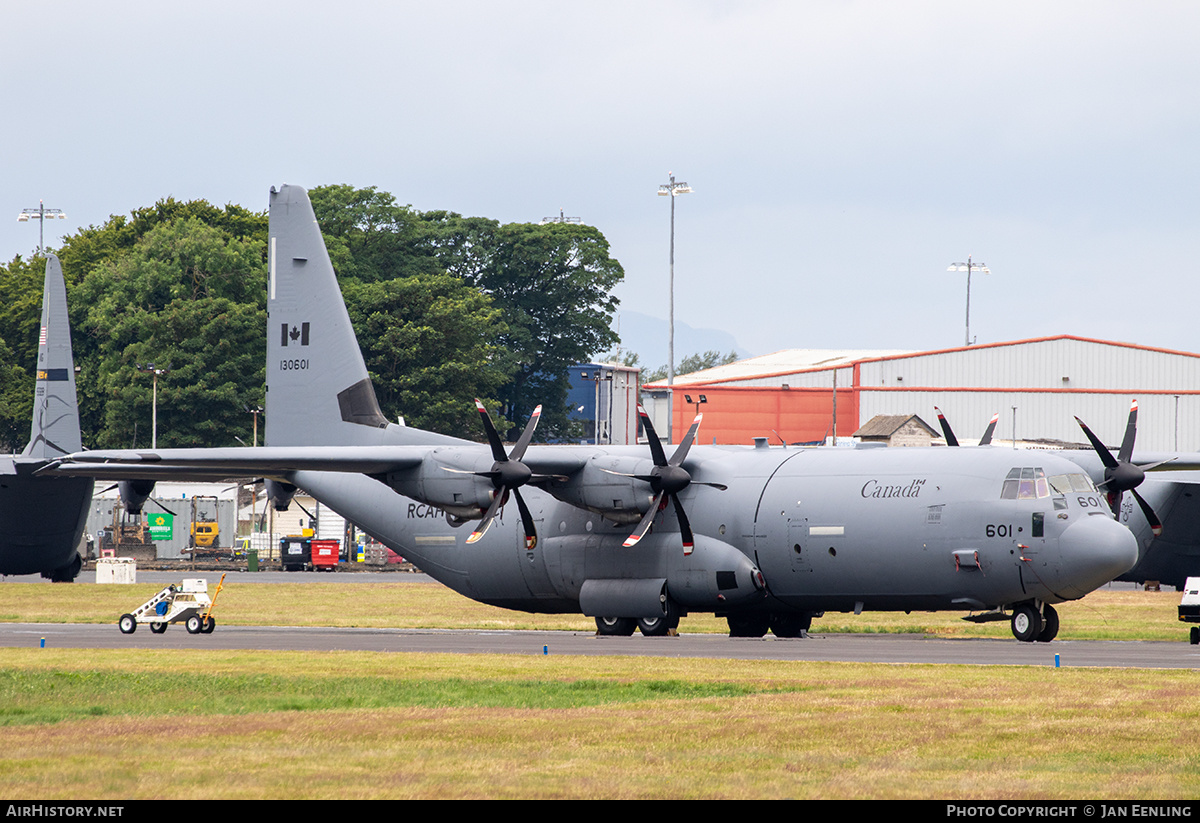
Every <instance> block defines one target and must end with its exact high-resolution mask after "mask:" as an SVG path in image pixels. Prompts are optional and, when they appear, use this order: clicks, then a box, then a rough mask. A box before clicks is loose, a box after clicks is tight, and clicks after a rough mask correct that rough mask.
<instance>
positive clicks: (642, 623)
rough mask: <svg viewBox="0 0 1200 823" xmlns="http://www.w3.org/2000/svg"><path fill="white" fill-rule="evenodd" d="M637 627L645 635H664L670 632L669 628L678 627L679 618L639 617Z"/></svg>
mask: <svg viewBox="0 0 1200 823" xmlns="http://www.w3.org/2000/svg"><path fill="white" fill-rule="evenodd" d="M637 627H638V631H640V632H641V633H642V634H644V635H646V637H666V636H667V635H668V634H670V633H671V629H677V628H679V618H678V617H676V618H675V619H674V620H672V619H670V618H668V617H639V618H638V621H637Z"/></svg>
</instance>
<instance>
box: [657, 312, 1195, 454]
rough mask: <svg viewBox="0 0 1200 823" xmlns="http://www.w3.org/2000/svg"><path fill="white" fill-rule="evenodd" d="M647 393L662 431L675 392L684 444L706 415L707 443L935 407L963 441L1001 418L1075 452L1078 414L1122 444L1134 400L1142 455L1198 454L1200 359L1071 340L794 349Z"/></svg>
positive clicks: (810, 435) (929, 412) (1003, 431)
mask: <svg viewBox="0 0 1200 823" xmlns="http://www.w3.org/2000/svg"><path fill="white" fill-rule="evenodd" d="M835 387H836V390H835ZM643 389H644V392H645V394H646V395H647V401H648V402H649V403H650V404H651V405H652V406H653V410H652V411H651V414H652V415H653V417H654V422H655V427H656V428H657V429H658V431H659V432H660V433H662V434H665V432H666V430H667V411H666V410H667V403H666V399H667V397H668V395H669V394H673V395H674V398H673V403H672V404H671V405H672V406H673V409H674V414H673V421H672V423H673V427H672V431H673V432H674V434H675V439H676V440H678V438H679V437H680V436H681V435H682V433H683V432H685V431H686V430H687V427H688V425H689V424H690V423H691V420H692V418H693V417H695V415H696V413H697V412H698V411H699V412H702V413H703V414H704V422H703V425H702V426H701V427H700V434H699V437H698V442H701V443H712V442H714V438H715V442H717V443H737V444H748V443H751V442H753V440H754V438H756V437H766V438H769V439H770V441H771V442H772V443H776V444H777V443H779V442H781V441H786V442H788V443H808V442H814V441H822V440H826V439H828V438H830V437H832V436H834V435H836V436H837V437H838V438H839V439H843V438H844V439H848V438H849V437H850V435H852V434H853V433H854V432H855V431H856V430H857V429H858V428H859V427H860V426H862V425H863V424H864V423H866V422H867V421H868V420H870V419H871V418H873V417H875V416H876V415H879V414H888V415H893V414H918V415H920V416H922V417H923V418H924V419H926V420H930V421H934V420H936V415H935V413H934V411H933V407H934V406H938V407H940V408H941V409H942V411H943V412H944V413H945V414H946V417H947V418H948V419H949V420H950V422H951V425H952V426H953V427H954V431H955V434H957V436H958V439H959V441H960V442H962V443H964V444H966V443H971V442H975V441H977V440H978V438H979V436H980V435H981V434H982V432H983V430H984V428H985V426H986V425H987V423H988V421H989V420H990V419H991V418H992V415H994V414H997V413H999V415H1000V423H999V426H998V428H997V430H996V435H995V436H996V439H997V440H999V439H1004V440H1012V439H1017V440H1022V441H1024V440H1035V439H1037V440H1061V441H1066V442H1071V443H1078V442H1081V441H1083V439H1084V438H1083V435H1082V432H1081V431H1080V429H1079V426H1078V424H1077V423H1076V422H1075V419H1074V418H1075V417H1076V416H1077V417H1079V418H1081V419H1082V420H1083V421H1085V422H1086V423H1088V425H1089V426H1090V427H1091V428H1092V429H1093V431H1095V432H1096V433H1097V434H1098V435H1099V437H1100V438H1101V439H1103V440H1104V441H1105V442H1111V443H1118V444H1119V443H1120V440H1121V437H1122V435H1123V434H1124V431H1125V420H1126V417H1127V416H1128V412H1129V405H1130V401H1131V400H1133V399H1137V401H1138V405H1139V417H1138V439H1137V445H1138V449H1139V451H1140V450H1147V451H1195V450H1198V449H1200V354H1194V353H1192V352H1181V351H1170V350H1168V349H1157V348H1152V347H1149V346H1139V345H1134V344H1132V343H1118V342H1114V341H1109V340H1093V339H1089V338H1085V337H1074V336H1071V335H1060V336H1057V337H1042V338H1037V339H1032V340H1014V341H1012V342H1008V343H990V344H981V345H975V346H968V347H962V348H953V349H939V350H935V351H923V352H911V351H831V350H814V349H791V350H787V351H782V352H776V353H774V354H769V355H764V356H762V357H754V358H750V359H747V360H741V361H738V362H736V363H730V364H729V365H726V366H718V367H716V368H713V369H706V370H704V371H700V372H694V373H692V374H686V375H680V376H677V377H676V378H675V384H674V386H673V387H671V388H670V389H668V387H667V385H666V382H665V381H660V382H657V383H649V384H647V385H645V386H644V387H643ZM835 397H836V408H837V413H836V419H837V425H836V429H835V427H834V404H835ZM689 398H690V399H689ZM1014 409H1015V411H1014ZM1014 421H1015V422H1014ZM935 425H936V423H935ZM1014 426H1015V432H1014Z"/></svg>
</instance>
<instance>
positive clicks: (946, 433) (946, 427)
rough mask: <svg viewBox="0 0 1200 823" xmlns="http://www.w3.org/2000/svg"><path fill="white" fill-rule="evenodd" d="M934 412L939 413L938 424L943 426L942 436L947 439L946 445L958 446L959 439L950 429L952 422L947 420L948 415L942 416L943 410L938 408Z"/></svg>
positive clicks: (934, 408)
mask: <svg viewBox="0 0 1200 823" xmlns="http://www.w3.org/2000/svg"><path fill="white" fill-rule="evenodd" d="M933 410H934V411H935V412H937V416H938V423H940V424H941V426H942V436H943V437H945V438H946V445H947V446H957V445H958V438H957V437H955V436H954V432H953V431H952V430H951V428H950V421H949V420H947V419H946V415H944V414H942V410H941V409H939V408H938V407H937V406H934V407H933Z"/></svg>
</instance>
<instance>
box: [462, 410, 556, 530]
mask: <svg viewBox="0 0 1200 823" xmlns="http://www.w3.org/2000/svg"><path fill="white" fill-rule="evenodd" d="M475 408H476V409H478V410H479V416H480V417H482V418H483V429H484V431H485V432H487V439H488V445H489V446H491V447H492V458H493V459H494V461H495V462H493V463H492V468H491V469H490V470H489V471H485V472H464V471H462V470H460V469H450V468H446V467H443V468H446V471H452V472H458V473H460V474H473V475H475V476H476V477H486V478H488V479H489V480H491V481H492V485H493V486H495V487H496V490H495V492H494V493H493V495H492V504H491V505H490V506H488V509H487V512H486V513H485V514H484V515H483V520H481V521H479V525H478V526H477V527H476V528H475V531H473V532H471V536H470V537H468V538H467V543H475V542H477V541H478V540H480V539H481V538H482V537H483V535H484V534H485V533H486V532H487V530H488V527H489V526H491V525H492V521H493V520H494V519H495V518H496V514H497V513H498V512H499V511H500V508H501V507H502V506H503V505H504V504H505V503H507V502H508V496H509V494H510V493H511V494H512V496H513V497H515V498H516V499H517V509H518V510H520V512H521V525H522V526H523V527H524V529H525V548H526V549H532V548H534V547H535V546H537V527H536V526H535V525H534V523H533V515H531V514H530V513H529V507H528V506H526V505H525V500H524V498H522V497H521V492H520V491H518V489H520V487H521V486H524V485H525V484H527V483H530V482H533V483H537V482H541V481H545V480H548V479H550V476H543V475H535V474H534V473H533V472H532V471H530V469H529V467H528V466H526V465H525V464H524V463H522V462H521V458H522V457H524V456H525V449H527V448H528V447H529V441H531V440H532V439H533V431H534V429H536V428H537V424H538V418H539V417H541V414H542V407H541V406H538V407H537V408H536V409H534V410H533V414H531V415H530V416H529V422H528V423H526V424H525V431H523V432H521V438H520V439H519V440H517V444H516V445H515V446H513V450H512V453H511V454H505V452H504V444H503V443H502V442H501V441H500V435H499V433H497V431H496V427H495V426H493V425H492V418H491V417H489V416H488V413H487V409H485V408H484V407H483V403H481V402H479V400H478V398H476V400H475Z"/></svg>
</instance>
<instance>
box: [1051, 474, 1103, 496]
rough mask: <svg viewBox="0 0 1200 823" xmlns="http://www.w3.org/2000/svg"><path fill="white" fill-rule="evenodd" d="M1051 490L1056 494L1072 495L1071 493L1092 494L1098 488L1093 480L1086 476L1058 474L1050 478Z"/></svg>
mask: <svg viewBox="0 0 1200 823" xmlns="http://www.w3.org/2000/svg"><path fill="white" fill-rule="evenodd" d="M1050 488H1051V489H1053V490H1054V493H1055V494H1070V493H1071V492H1092V493H1095V491H1096V487H1095V485H1093V484H1092V478H1090V477H1088V476H1087V475H1086V474H1056V475H1054V476H1053V477H1051V478H1050Z"/></svg>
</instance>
